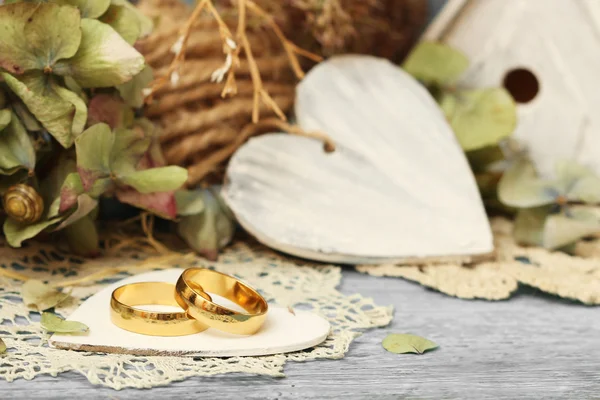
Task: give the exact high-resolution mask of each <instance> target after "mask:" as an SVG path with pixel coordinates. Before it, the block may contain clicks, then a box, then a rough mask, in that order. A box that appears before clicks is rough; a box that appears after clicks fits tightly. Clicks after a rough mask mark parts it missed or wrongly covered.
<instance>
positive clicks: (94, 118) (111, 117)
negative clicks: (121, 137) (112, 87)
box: [87, 93, 134, 130]
mask: <svg viewBox="0 0 600 400" xmlns="http://www.w3.org/2000/svg"><path fill="white" fill-rule="evenodd" d="M133 118H134V113H133V110H131V108H130V107H127V105H126V104H125V102H124V101H123V100H122V99H121V98H120V97H119V96H117V95H116V94H106V93H100V94H97V95H95V96H94V97H92V99H91V100H90V104H89V112H88V121H87V122H88V126H92V125H95V124H98V123H105V124H108V126H110V128H111V129H113V130H114V129H117V128H124V127H128V126H129V125H131V123H132V121H133Z"/></svg>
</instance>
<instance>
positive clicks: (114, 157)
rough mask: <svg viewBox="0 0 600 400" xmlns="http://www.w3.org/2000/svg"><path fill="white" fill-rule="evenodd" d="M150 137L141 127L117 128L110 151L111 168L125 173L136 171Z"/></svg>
mask: <svg viewBox="0 0 600 400" xmlns="http://www.w3.org/2000/svg"><path fill="white" fill-rule="evenodd" d="M151 142H152V139H151V138H150V137H149V136H148V135H147V134H146V132H145V131H144V130H142V129H117V130H115V142H114V145H113V149H112V153H111V161H110V165H111V170H112V171H113V172H115V173H116V174H120V175H126V174H129V173H133V172H135V171H136V169H137V166H138V165H139V164H140V161H141V160H142V158H143V157H144V156H145V155H146V152H147V151H148V149H149V147H150V144H151Z"/></svg>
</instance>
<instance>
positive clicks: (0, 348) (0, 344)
mask: <svg viewBox="0 0 600 400" xmlns="http://www.w3.org/2000/svg"><path fill="white" fill-rule="evenodd" d="M4 353H6V343H4V340H2V339H0V354H4Z"/></svg>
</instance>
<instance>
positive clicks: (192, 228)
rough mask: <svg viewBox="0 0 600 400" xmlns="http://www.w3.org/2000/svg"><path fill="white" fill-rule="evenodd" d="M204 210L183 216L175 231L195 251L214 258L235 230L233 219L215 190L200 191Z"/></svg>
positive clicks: (227, 242) (211, 258) (210, 258)
mask: <svg viewBox="0 0 600 400" xmlns="http://www.w3.org/2000/svg"><path fill="white" fill-rule="evenodd" d="M202 198H203V203H204V210H203V211H202V212H201V213H200V214H196V215H191V216H187V217H183V218H182V219H181V221H180V222H179V224H178V225H177V232H178V233H179V235H180V236H181V237H182V238H183V239H184V240H185V242H186V243H187V244H188V245H189V246H190V247H191V248H192V249H194V250H195V251H197V252H198V253H200V254H201V255H203V256H204V257H206V258H208V259H209V260H216V259H217V256H218V254H219V250H220V249H222V248H223V247H225V246H226V245H227V244H229V242H230V241H231V239H232V238H233V234H234V232H235V220H234V218H233V216H232V215H231V212H230V211H229V209H228V208H227V206H226V205H225V204H224V202H223V201H222V199H221V198H220V195H219V194H218V193H217V191H216V190H212V189H205V190H203V191H202Z"/></svg>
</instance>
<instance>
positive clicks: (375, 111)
mask: <svg viewBox="0 0 600 400" xmlns="http://www.w3.org/2000/svg"><path fill="white" fill-rule="evenodd" d="M296 100H297V101H296V117H297V119H298V124H299V126H301V127H302V128H303V129H304V130H306V131H320V132H324V133H326V134H327V135H329V136H330V137H331V138H332V139H333V141H334V142H335V143H336V147H337V149H336V151H335V152H334V153H331V154H326V153H324V152H323V150H322V144H321V143H319V142H318V141H316V140H312V139H307V138H304V137H297V136H292V135H285V134H271V135H263V136H260V137H257V138H254V139H251V140H250V141H249V142H248V143H247V144H245V145H244V146H242V148H240V149H239V150H238V151H237V152H236V154H235V155H234V156H233V158H232V160H231V162H230V164H229V167H228V170H227V177H228V179H227V183H226V185H225V188H224V191H223V196H224V198H225V201H226V202H227V204H228V205H229V206H230V207H231V209H232V210H233V212H234V213H235V215H236V216H237V218H238V220H239V221H240V223H241V224H242V225H243V226H244V228H246V230H248V231H249V232H250V233H251V234H253V235H254V236H256V237H257V238H258V240H260V241H261V242H263V243H264V244H266V245H268V246H270V247H272V248H275V249H277V250H281V251H283V252H286V253H289V254H293V255H296V256H299V257H304V258H309V259H315V260H320V261H326V262H336V263H348V264H361V263H380V262H387V261H390V260H391V261H398V262H402V261H407V260H414V259H428V258H444V257H448V256H472V255H481V254H486V253H490V252H491V251H492V250H493V245H492V236H491V232H490V227H489V223H488V219H487V217H486V215H485V211H484V209H483V204H482V202H481V198H480V196H479V192H478V190H477V187H476V184H475V180H474V178H473V175H472V173H471V170H470V168H469V165H468V163H467V161H466V158H465V156H464V153H463V151H462V150H461V148H460V146H459V145H458V143H457V141H456V138H455V136H454V133H453V132H452V131H451V128H450V126H449V125H448V123H447V122H446V121H445V119H444V117H443V115H442V113H441V111H440V109H439V107H438V105H437V104H436V103H435V101H434V100H433V98H432V97H431V96H430V95H429V93H428V92H427V91H426V90H425V88H423V86H422V85H421V84H419V83H418V82H417V81H416V80H414V79H413V78H412V77H411V76H409V75H408V74H407V73H405V72H404V71H403V70H401V69H400V68H399V67H397V66H395V65H392V64H391V63H390V62H389V61H387V60H384V59H378V58H374V57H369V56H338V57H334V58H331V59H329V60H328V61H326V62H324V63H322V64H320V65H318V66H317V67H315V68H314V69H312V70H311V71H310V72H309V74H308V75H307V76H306V78H305V79H304V80H303V81H302V82H301V83H300V85H299V86H298V89H297V99H296Z"/></svg>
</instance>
